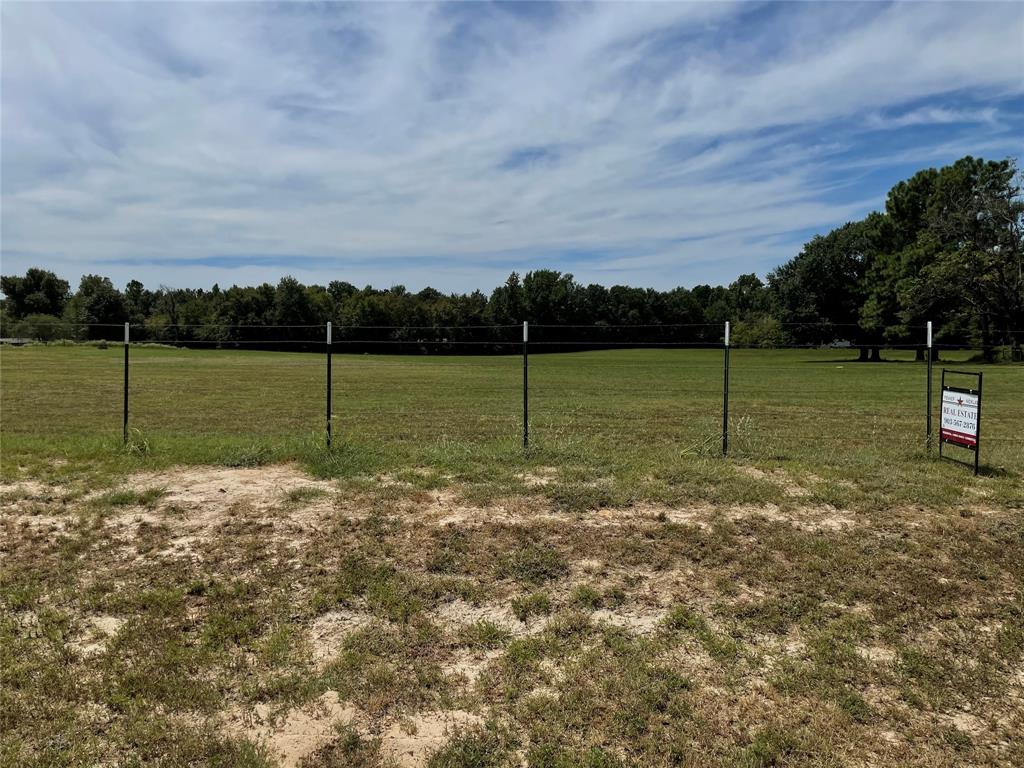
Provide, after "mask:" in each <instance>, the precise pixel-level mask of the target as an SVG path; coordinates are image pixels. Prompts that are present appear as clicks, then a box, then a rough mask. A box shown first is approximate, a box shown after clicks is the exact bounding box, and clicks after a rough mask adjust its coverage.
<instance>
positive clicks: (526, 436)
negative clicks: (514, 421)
mask: <svg viewBox="0 0 1024 768" xmlns="http://www.w3.org/2000/svg"><path fill="white" fill-rule="evenodd" d="M529 342H530V325H529V323H528V322H527V321H526V320H523V450H524V451H525V450H527V449H528V448H529V447H530V374H529V370H530V369H529V350H528V349H527V347H528V345H529Z"/></svg>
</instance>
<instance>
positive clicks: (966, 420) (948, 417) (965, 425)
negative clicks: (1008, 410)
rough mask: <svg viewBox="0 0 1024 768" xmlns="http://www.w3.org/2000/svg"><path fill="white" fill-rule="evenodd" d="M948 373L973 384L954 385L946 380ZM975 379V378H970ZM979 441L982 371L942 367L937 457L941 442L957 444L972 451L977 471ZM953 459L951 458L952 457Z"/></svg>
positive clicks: (940, 450) (976, 471)
mask: <svg viewBox="0 0 1024 768" xmlns="http://www.w3.org/2000/svg"><path fill="white" fill-rule="evenodd" d="M947 375H948V376H949V377H951V378H952V379H953V381H956V382H957V383H961V382H963V381H964V379H967V380H968V381H967V383H970V384H973V385H974V386H954V385H952V384H947V383H946V377H947ZM970 379H974V381H970ZM980 441H981V374H980V373H977V372H975V371H948V370H946V369H945V368H943V369H942V415H941V419H940V421H939V456H943V451H942V447H943V446H944V445H957V446H960V447H961V448H966V449H967V450H969V451H973V452H974V474H978V467H979V463H980V454H981V452H980V451H979V450H978V443H979V442H980ZM951 458H952V457H951Z"/></svg>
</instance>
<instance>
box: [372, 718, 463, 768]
mask: <svg viewBox="0 0 1024 768" xmlns="http://www.w3.org/2000/svg"><path fill="white" fill-rule="evenodd" d="M481 722H482V719H481V718H480V717H479V716H478V715H474V714H472V713H470V712H463V711H461V710H449V711H437V712H422V713H420V714H418V715H413V716H412V717H407V718H402V719H401V720H399V721H398V722H396V723H393V724H392V725H391V726H390V727H388V728H387V729H386V730H385V731H384V733H383V735H382V737H381V746H380V751H381V754H382V755H383V756H384V757H385V758H390V759H391V760H393V761H395V762H397V763H398V765H400V766H402V767H403V768H420V767H421V766H424V765H426V763H427V759H428V758H429V757H430V755H431V753H433V752H435V751H437V750H438V749H439V748H440V747H442V746H444V745H445V743H447V741H448V739H449V738H450V736H451V733H452V731H453V730H455V729H456V728H459V727H461V726H466V725H475V724H478V723H481Z"/></svg>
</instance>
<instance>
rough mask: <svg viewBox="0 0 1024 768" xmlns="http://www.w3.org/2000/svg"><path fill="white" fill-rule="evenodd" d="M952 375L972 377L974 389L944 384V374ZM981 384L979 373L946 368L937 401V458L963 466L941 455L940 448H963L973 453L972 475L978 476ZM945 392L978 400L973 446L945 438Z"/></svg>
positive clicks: (957, 461)
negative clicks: (943, 410)
mask: <svg viewBox="0 0 1024 768" xmlns="http://www.w3.org/2000/svg"><path fill="white" fill-rule="evenodd" d="M947 373H949V374H953V375H955V376H973V377H975V379H976V382H975V383H976V386H975V387H962V386H954V385H952V384H947V383H946V374H947ZM981 382H982V374H981V372H980V371H955V370H951V369H947V368H943V369H942V397H941V398H940V400H939V411H940V412H939V458H943V459H949V460H950V461H955V462H956V463H957V464H964V463H966V462H962V461H959V460H957V459H953V458H950V457H949V456H947V455H946V454H945V453H943V450H942V447H943V446H944V445H955V446H956V447H958V448H963V449H964V450H967V451H973V452H974V474H975V475H977V474H978V468H979V457H980V456H981V400H982V397H981V391H982V387H981ZM946 392H955V393H957V394H962V395H972V396H974V397H977V398H978V409H977V421H976V423H975V432H974V444H973V445H971V444H969V443H967V442H965V441H961V440H957V439H954V438H950V437H947V436H946V429H945V428H944V427H943V426H942V412H941V411H942V405H943V403H945V400H946V398H945V394H946Z"/></svg>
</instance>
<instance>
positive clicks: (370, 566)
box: [0, 346, 1024, 768]
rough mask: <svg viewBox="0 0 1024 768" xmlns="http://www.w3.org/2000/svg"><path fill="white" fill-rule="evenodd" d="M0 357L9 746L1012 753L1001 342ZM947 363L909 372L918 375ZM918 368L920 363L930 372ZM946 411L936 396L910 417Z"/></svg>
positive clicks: (0, 754) (696, 754)
mask: <svg viewBox="0 0 1024 768" xmlns="http://www.w3.org/2000/svg"><path fill="white" fill-rule="evenodd" d="M131 354H132V368H131V375H132V379H131V408H132V416H131V424H132V433H131V440H130V443H129V446H128V447H127V448H125V447H122V445H121V382H122V378H121V377H122V369H121V361H122V357H121V356H122V350H121V349H119V348H110V349H106V350H101V349H97V348H93V347H84V346H68V347H56V346H54V347H26V348H20V349H6V348H5V349H3V351H2V353H0V417H2V425H0V448H2V455H0V473H2V479H3V485H2V489H0V492H2V494H3V495H2V497H0V498H2V502H3V510H2V513H0V526H2V527H0V538H2V540H0V606H2V609H3V615H2V618H0V675H2V678H0V726H2V728H0V739H2V743H0V764H3V765H97V764H98V765H149V764H160V765H172V766H178V765H180V766H185V765H223V766H235V765H239V766H270V765H289V766H291V765H304V766H307V767H308V768H313V767H315V766H342V765H345V766H348V765H353V766H371V765H403V766H411V765H429V766H430V767H431V768H442V767H445V766H448V767H453V766H498V765H522V764H526V765H530V766H618V765H637V766H646V765H666V766H667V765H692V766H699V765H733V766H769V765H800V766H846V765H850V766H853V765H857V766H862V765H917V766H933V765H942V766H945V765H948V766H958V765H1007V766H1010V765H1019V764H1021V763H1022V762H1024V746H1022V743H1021V741H1020V738H1019V735H1020V733H1021V732H1024V666H1022V661H1024V521H1022V513H1024V438H1022V435H1021V428H1022V426H1024V408H1022V405H1021V400H1022V398H1021V396H1022V394H1024V367H1021V366H978V365H976V364H973V363H970V364H968V363H966V362H964V358H966V357H967V355H966V353H965V354H962V355H959V357H960V360H959V362H957V361H955V360H954V361H951V362H947V363H945V364H946V365H949V366H950V367H957V368H961V367H965V366H967V367H968V368H969V369H972V370H974V369H980V370H984V373H985V393H986V394H985V401H984V410H983V422H982V440H983V448H982V464H983V470H984V471H983V473H982V475H981V476H980V477H978V478H975V477H973V476H972V475H971V472H970V470H969V469H967V468H966V467H962V466H957V465H955V464H952V463H948V462H939V461H937V460H936V459H935V457H934V455H929V454H928V453H927V452H926V451H925V446H924V390H925V380H924V379H925V366H924V365H923V364H919V363H913V362H911V361H910V360H909V356H904V359H903V360H900V359H899V358H900V354H899V353H890V356H891V357H893V358H895V359H894V360H893V361H892V362H887V363H884V364H859V363H856V362H853V361H852V360H849V359H845V358H846V356H847V353H845V352H842V351H836V350H830V351H817V350H813V351H806V350H803V351H753V350H734V352H733V355H732V377H731V400H730V415H731V419H730V421H731V432H732V436H731V451H730V457H729V458H728V459H723V458H722V457H721V456H720V428H721V387H722V366H721V362H722V360H721V358H722V353H721V351H720V350H718V351H710V350H640V351H636V350H620V351H607V352H586V353H578V354H571V355H534V356H531V359H530V394H531V398H530V414H531V419H530V427H531V448H530V450H529V451H528V452H526V453H525V454H524V452H523V450H522V446H521V431H520V430H521V407H522V390H521V385H522V368H521V359H520V358H518V357H507V358H506V357H498V358H466V357H386V356H371V355H359V356H354V355H353V356H349V355H337V356H336V357H335V365H334V373H335V375H334V381H333V385H334V392H335V399H334V418H335V421H334V425H335V447H334V449H333V450H331V451H327V450H325V449H324V448H323V421H324V400H323V388H324V361H323V358H322V357H320V356H315V355H309V354H298V353H296V354H285V353H261V352H251V351H249V352H238V351H227V350H224V351H212V350H211V351H196V350H174V349H164V348H155V347H148V348H147V347H139V348H133V349H132V352H131ZM942 365H943V363H940V364H937V365H936V366H935V374H936V392H937V391H938V385H937V381H938V375H939V371H940V370H941V367H942ZM937 400H938V396H937V395H936V401H937ZM936 431H937V425H936Z"/></svg>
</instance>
